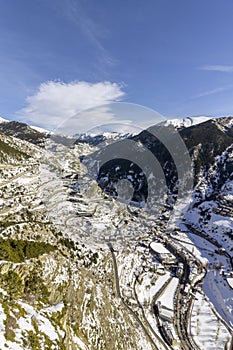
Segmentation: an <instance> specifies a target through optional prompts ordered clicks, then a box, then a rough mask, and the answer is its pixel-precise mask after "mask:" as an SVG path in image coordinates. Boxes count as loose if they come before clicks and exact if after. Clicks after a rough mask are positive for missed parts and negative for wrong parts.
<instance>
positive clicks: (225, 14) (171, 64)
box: [0, 0, 233, 129]
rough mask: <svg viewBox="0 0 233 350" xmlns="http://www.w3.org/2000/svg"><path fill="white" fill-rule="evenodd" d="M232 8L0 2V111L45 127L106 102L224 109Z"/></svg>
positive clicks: (180, 110) (72, 0)
mask: <svg viewBox="0 0 233 350" xmlns="http://www.w3.org/2000/svg"><path fill="white" fill-rule="evenodd" d="M232 13H233V0H224V1H223V0H204V1H203V0H189V1H187V0H176V1H174V0H147V1H142V0H98V1H97V0H56V1H48V0H33V1H31V0H21V1H18V0H9V1H5V0H0V115H1V116H2V117H3V118H6V119H10V120H20V121H25V122H28V123H30V124H33V125H37V126H41V127H45V128H47V129H54V128H56V127H57V126H58V125H59V124H61V123H62V122H63V121H64V120H65V119H67V118H70V117H72V116H73V115H75V114H77V113H80V112H82V111H83V110H85V109H87V108H93V107H96V106H100V105H105V104H106V103H109V102H110V103H111V102H114V101H122V102H127V103H133V104H139V105H143V106H145V107H147V108H150V109H153V110H156V111H157V112H158V113H160V114H162V115H163V116H165V117H166V118H173V117H174V118H177V117H180V118H183V117H187V116H196V115H208V116H221V115H233V22H232ZM145 118H146V115H145V116H144V117H143V119H145ZM86 120H87V121H88V117H87V118H86ZM118 121H119V118H117V117H116V116H114V115H111V116H109V115H108V116H107V113H106V110H105V113H103V114H102V115H101V113H100V114H99V116H96V120H95V122H96V123H95V124H96V125H97V124H101V123H105V122H118ZM127 122H131V123H133V122H134V117H133V113H132V116H131V117H130V118H129V119H128V121H127ZM137 122H139V121H138V119H137ZM143 122H145V120H143ZM84 124H85V123H84ZM94 126H95V125H94ZM85 127H86V128H90V127H91V122H90V121H89V122H88V123H87V125H84V129H85Z"/></svg>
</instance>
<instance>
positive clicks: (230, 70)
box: [199, 65, 233, 73]
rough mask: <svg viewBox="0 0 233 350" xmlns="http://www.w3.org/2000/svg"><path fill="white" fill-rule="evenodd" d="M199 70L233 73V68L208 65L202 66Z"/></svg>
mask: <svg viewBox="0 0 233 350" xmlns="http://www.w3.org/2000/svg"><path fill="white" fill-rule="evenodd" d="M199 69H201V70H208V71H215V72H225V73H233V66H224V65H206V66H202V67H200V68H199Z"/></svg>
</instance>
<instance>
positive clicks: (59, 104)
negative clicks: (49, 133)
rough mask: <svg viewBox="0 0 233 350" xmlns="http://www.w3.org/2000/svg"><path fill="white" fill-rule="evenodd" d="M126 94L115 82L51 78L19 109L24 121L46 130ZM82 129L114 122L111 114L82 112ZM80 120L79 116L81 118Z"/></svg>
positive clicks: (19, 117)
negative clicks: (67, 80)
mask: <svg viewBox="0 0 233 350" xmlns="http://www.w3.org/2000/svg"><path fill="white" fill-rule="evenodd" d="M123 96H124V92H123V91H122V88H121V86H120V85H118V84H116V83H111V82H108V81H107V82H99V83H95V84H92V83H88V82H85V81H73V82H70V83H64V82H55V81H48V82H45V83H42V84H41V85H40V86H39V89H38V91H37V92H36V93H35V94H34V95H32V96H28V97H27V100H26V102H27V106H26V107H25V108H23V109H21V110H20V111H18V112H17V117H18V119H20V120H21V121H25V122H28V123H30V124H31V125H37V126H41V127H44V128H46V129H49V130H52V129H56V128H57V127H58V126H59V125H60V124H61V123H63V122H64V121H65V120H66V119H68V118H71V117H73V116H74V115H77V114H80V113H81V112H82V111H84V110H86V109H88V108H94V107H97V106H101V105H103V104H106V103H110V102H114V101H119V100H120V99H121V97H123ZM79 119H80V120H79V121H78V123H77V124H76V125H78V126H79V128H80V129H79V132H84V131H86V130H88V129H91V128H92V127H94V126H96V125H100V124H104V123H109V122H113V121H114V117H113V116H112V115H109V114H108V113H102V112H101V113H100V114H98V113H95V115H94V117H93V116H91V114H90V113H89V116H88V117H84V115H83V114H80V116H79ZM77 120H78V119H77Z"/></svg>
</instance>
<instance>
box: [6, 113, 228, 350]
mask: <svg viewBox="0 0 233 350" xmlns="http://www.w3.org/2000/svg"><path fill="white" fill-rule="evenodd" d="M232 119H233V118H222V119H218V120H207V121H205V122H204V123H201V124H198V125H193V126H190V127H184V126H183V127H181V128H179V133H180V135H181V137H182V139H183V140H184V142H185V144H186V145H187V147H188V149H189V152H190V156H191V157H192V159H193V161H194V162H195V163H194V164H195V166H194V169H195V177H194V180H195V181H194V188H193V193H192V198H191V199H192V201H191V203H190V205H189V207H188V208H186V211H185V213H184V215H183V218H182V220H181V219H180V217H179V219H178V220H175V221H174V225H173V226H171V225H169V222H170V221H171V218H172V217H173V207H174V205H175V200H176V198H177V178H178V174H179V169H178V170H177V164H176V163H175V162H174V159H173V158H172V156H173V155H174V154H170V153H169V151H168V149H167V148H166V147H165V146H164V145H163V144H162V143H161V142H160V141H159V140H158V138H156V137H155V136H154V135H153V134H151V133H150V129H148V130H147V131H144V132H142V133H140V134H139V135H135V136H133V137H132V136H130V139H129V140H130V141H131V142H133V145H134V146H135V145H144V146H146V147H147V148H148V149H150V150H151V151H152V154H153V156H154V157H157V158H158V160H159V162H160V164H161V167H162V169H163V171H164V173H165V175H166V176H165V178H166V185H167V187H168V189H169V190H168V197H167V200H166V202H165V206H163V207H162V208H160V211H159V213H158V215H157V216H156V217H155V216H154V215H153V213H151V212H147V211H146V210H145V208H144V207H143V205H142V204H143V201H144V204H145V203H146V200H147V197H148V183H149V182H150V178H149V177H148V174H149V173H148V172H146V171H147V169H146V171H145V172H144V173H143V172H142V169H140V167H138V166H137V164H133V165H131V163H132V160H135V159H137V157H136V156H135V152H136V151H137V150H138V149H139V150H140V151H141V149H142V146H140V147H141V148H133V151H134V153H133V155H134V156H133V159H130V158H129V160H128V161H126V160H125V159H119V158H116V159H114V156H115V155H114V153H113V152H112V150H114V151H117V150H119V149H121V148H118V146H117V147H116V145H118V144H117V143H111V144H110V145H108V146H106V145H105V146H104V147H103V145H101V146H100V147H101V149H99V148H98V145H99V144H98V142H95V140H94V139H93V138H91V141H90V143H88V139H86V140H85V142H83V140H79V141H78V142H71V141H70V140H69V143H67V144H68V146H66V145H65V144H66V141H67V140H65V139H63V138H61V137H57V138H56V137H55V136H52V137H47V136H45V135H44V134H43V133H42V134H40V133H36V134H34V133H33V132H31V128H30V127H27V126H24V125H23V126H22V125H20V127H19V129H17V125H18V124H17V123H16V124H14V123H13V124H9V123H8V125H10V126H9V127H8V128H6V129H5V131H2V132H1V133H0V146H1V147H0V157H1V158H0V172H1V180H0V181H1V182H0V193H1V197H0V198H1V200H0V279H1V288H0V309H1V316H0V344H1V346H2V349H8V350H9V349H12V350H25V349H26V350H27V349H28V350H29V349H30V350H31V349H36V350H39V349H43V350H44V349H57V350H58V349H68V350H73V349H75V350H76V349H81V350H89V349H91V350H92V349H93V350H106V349H107V350H108V349H118V350H119V349H122V350H142V349H143V350H144V349H147V350H152V349H159V350H167V349H177V350H178V349H188V350H205V349H209V348H210V346H211V347H212V348H216V349H227V350H230V346H231V345H230V341H231V332H232V324H233V313H232V307H231V305H232V289H231V287H230V284H229V283H230V282H229V281H230V278H231V274H232V269H233V266H232V258H231V257H232V240H233V230H232V229H233V222H232V216H233V215H232V210H233V200H232V198H233V178H232V176H233V175H232V174H233V169H232V164H233V162H232V159H233V146H232V144H233V141H232V139H233V129H232V125H233V123H232ZM1 125H2V124H0V127H1ZM15 126H16V129H14V128H15ZM163 127H164V126H163ZM166 127H169V126H166ZM14 130H15V131H14ZM17 130H18V132H17ZM12 135H14V136H12ZM93 137H94V136H93ZM125 140H126V139H124V140H120V141H119V142H120V145H123V147H125V146H124V145H125V144H124V142H125ZM126 142H127V141H126ZM108 150H110V152H109V153H110V155H111V156H112V159H111V160H110V162H106V164H104V166H103V167H102V168H100V172H97V173H95V172H94V171H95V169H98V167H97V168H96V159H97V160H98V158H97V155H98V156H99V157H100V159H101V157H102V155H103V154H108ZM116 155H117V154H116ZM136 155H137V153H136ZM142 158H144V159H145V160H147V158H146V157H145V156H144V154H143V153H142ZM103 159H104V158H103ZM124 179H127V180H130V182H131V184H132V187H131V190H132V192H131V197H130V198H133V200H134V205H135V206H133V205H131V204H132V203H130V201H129V200H128V201H127V200H125V201H124V200H121V199H122V198H119V193H118V192H117V187H116V185H117V182H118V181H119V180H124ZM96 180H97V181H98V183H99V185H98V183H97V181H96ZM122 188H123V187H121V188H120V187H119V188H118V191H119V192H120V189H122ZM162 188H164V187H162ZM126 192H127V188H126V191H125V192H123V193H121V196H125V195H126V194H129V193H126ZM109 194H110V195H109ZM132 196H133V197H132ZM124 198H126V197H124ZM130 198H128V199H130ZM126 199H127V198H126ZM142 199H143V200H142ZM138 202H140V203H141V207H139V206H138ZM152 242H154V243H159V244H161V245H163V246H164V248H165V247H166V250H165V251H166V252H168V253H166V254H168V256H167V257H166V259H170V260H171V261H172V264H167V263H166V261H165V260H163V258H162V259H161V260H160V259H159V258H158V256H160V255H159V254H158V252H154V251H153V249H152V247H153V245H151V243H152ZM161 245H159V246H161ZM154 246H156V245H154ZM164 248H163V249H164ZM228 282H229V283H228ZM167 296H169V298H168V297H167ZM161 303H162V304H163V303H164V304H165V307H166V303H167V307H168V306H169V307H170V309H171V310H170V311H169V315H171V314H172V313H173V316H171V317H170V316H169V317H168V320H165V319H164V318H163V316H161V314H162V312H161V309H159V308H160V306H161ZM189 310H192V311H189ZM160 313H161V314H160ZM205 322H207V323H210V324H211V327H206V323H205ZM205 327H206V328H205ZM204 328H205V334H203V332H202V329H204ZM168 329H172V332H173V334H175V336H174V339H176V340H177V339H178V340H177V345H176V346H173V345H171V343H170V342H171V338H170V335H169V334H170V333H169V332H168ZM189 329H191V333H190V332H189V331H188V330H189Z"/></svg>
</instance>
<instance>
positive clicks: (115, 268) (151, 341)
mask: <svg viewBox="0 0 233 350" xmlns="http://www.w3.org/2000/svg"><path fill="white" fill-rule="evenodd" d="M108 247H109V249H110V252H111V255H112V260H113V268H114V275H115V286H116V294H117V297H118V298H120V299H121V302H122V304H123V305H124V307H125V308H126V309H127V311H128V312H129V313H130V314H131V315H132V316H133V317H134V318H135V319H136V321H137V322H138V323H139V325H140V326H141V327H142V329H143V331H144V333H145V334H146V336H147V338H148V339H149V341H150V343H151V345H152V346H153V348H154V349H155V350H159V348H158V346H157V344H156V343H155V341H154V339H153V338H152V337H151V335H150V333H149V332H148V330H147V328H146V327H145V325H144V324H143V323H142V321H141V320H140V318H139V317H138V315H137V314H136V313H135V312H134V311H133V310H132V309H131V308H130V307H129V306H128V304H127V303H126V302H125V301H124V299H123V297H122V295H121V290H120V283H119V275H118V268H117V261H116V256H115V253H114V249H113V246H112V244H111V243H110V242H109V243H108ZM153 335H156V338H157V337H158V338H157V339H158V340H159V342H161V339H160V338H159V336H158V335H157V334H156V333H155V332H154V331H153ZM167 349H168V350H170V349H169V348H167Z"/></svg>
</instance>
